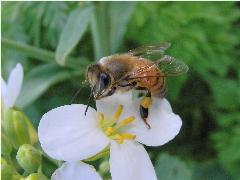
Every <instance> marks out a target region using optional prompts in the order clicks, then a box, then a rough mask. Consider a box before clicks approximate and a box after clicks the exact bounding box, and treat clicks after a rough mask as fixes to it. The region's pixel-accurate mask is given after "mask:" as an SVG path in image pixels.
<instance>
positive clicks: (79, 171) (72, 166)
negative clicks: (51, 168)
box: [51, 161, 102, 180]
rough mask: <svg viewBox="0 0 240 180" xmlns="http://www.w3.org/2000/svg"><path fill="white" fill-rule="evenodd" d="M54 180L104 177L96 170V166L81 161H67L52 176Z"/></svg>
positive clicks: (99, 179) (89, 179) (98, 179)
mask: <svg viewBox="0 0 240 180" xmlns="http://www.w3.org/2000/svg"><path fill="white" fill-rule="evenodd" d="M51 179H52V180H67V179H68V180H87V179H88V180H101V179H102V178H101V177H100V175H99V174H98V173H97V172H96V170H95V169H94V167H92V166H90V165H88V164H86V163H83V162H80V161H74V162H66V163H64V164H63V165H62V166H61V167H60V168H59V169H57V170H56V171H55V172H54V173H53V175H52V177H51Z"/></svg>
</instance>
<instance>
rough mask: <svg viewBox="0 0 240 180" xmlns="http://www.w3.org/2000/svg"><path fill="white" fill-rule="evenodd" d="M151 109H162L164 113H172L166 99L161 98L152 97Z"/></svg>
mask: <svg viewBox="0 0 240 180" xmlns="http://www.w3.org/2000/svg"><path fill="white" fill-rule="evenodd" d="M153 107H157V108H161V109H164V110H165V111H167V112H169V113H171V112H172V107H171V105H170V103H169V102H168V100H167V99H165V98H163V99H160V98H154V97H153Z"/></svg>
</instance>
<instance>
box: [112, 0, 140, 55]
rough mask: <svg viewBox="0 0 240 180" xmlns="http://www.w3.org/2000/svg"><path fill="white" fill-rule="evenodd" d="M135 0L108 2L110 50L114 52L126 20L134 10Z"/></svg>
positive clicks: (119, 41) (124, 29)
mask: <svg viewBox="0 0 240 180" xmlns="http://www.w3.org/2000/svg"><path fill="white" fill-rule="evenodd" d="M135 5H136V2H124V3H122V2H121V1H116V2H110V8H109V14H110V15H109V17H110V27H111V28H110V52H111V53H115V52H116V51H117V50H118V47H119V45H120V43H121V40H122V38H123V35H124V33H125V32H126V30H127V24H128V21H129V20H130V18H131V15H132V13H133V11H134V9H135V8H134V7H135Z"/></svg>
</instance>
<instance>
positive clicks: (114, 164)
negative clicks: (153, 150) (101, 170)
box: [110, 141, 157, 180]
mask: <svg viewBox="0 0 240 180" xmlns="http://www.w3.org/2000/svg"><path fill="white" fill-rule="evenodd" d="M110 172H111V176H112V179H113V180H123V179H124V180H146V179H147V180H156V179H157V177H156V174H155V171H154V167H153V165H152V162H151V160H150V158H149V156H148V154H147V152H146V150H145V149H144V147H143V146H142V145H140V144H138V143H136V142H132V141H124V143H123V144H118V143H116V142H115V141H114V142H112V143H111V147H110Z"/></svg>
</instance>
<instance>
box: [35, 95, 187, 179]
mask: <svg viewBox="0 0 240 180" xmlns="http://www.w3.org/2000/svg"><path fill="white" fill-rule="evenodd" d="M96 106H97V112H96V110H94V109H93V108H89V110H88V112H87V115H86V116H84V111H85V108H86V106H85V105H81V104H73V105H66V106H61V107H58V108H56V109H53V110H51V111H49V112H47V113H46V114H44V116H43V117H42V119H41V121H40V124H39V127H38V133H39V140H40V143H41V146H42V148H43V150H44V151H45V152H46V153H47V154H48V155H49V156H51V157H52V158H54V159H57V160H64V161H76V160H83V159H86V158H90V157H92V156H94V155H96V154H97V153H99V152H100V151H102V150H103V149H104V148H105V147H106V146H108V145H110V162H109V163H110V172H111V176H112V179H113V180H118V179H119V180H122V179H124V180H134V179H137V180H141V179H142V180H145V179H148V180H154V179H157V178H156V174H155V171H154V167H153V165H152V163H151V160H150V158H149V156H148V154H147V152H146V150H145V149H144V147H143V145H141V144H145V145H147V146H160V145H163V144H165V143H167V142H168V141H170V140H171V139H173V138H174V137H175V136H176V135H177V134H178V132H179V130H180V128H181V125H182V121H181V119H180V117H179V116H178V115H176V114H174V113H173V112H172V109H171V106H170V104H169V103H168V101H167V100H166V99H163V100H160V99H153V104H152V106H151V108H150V110H149V117H148V123H149V124H150V126H151V129H148V127H147V126H146V124H145V123H144V122H143V120H142V119H141V117H140V114H139V100H137V101H133V100H132V98H131V93H130V92H129V93H124V94H115V95H113V96H110V97H106V98H103V99H102V100H99V101H97V102H96ZM140 143H141V144H140Z"/></svg>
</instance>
